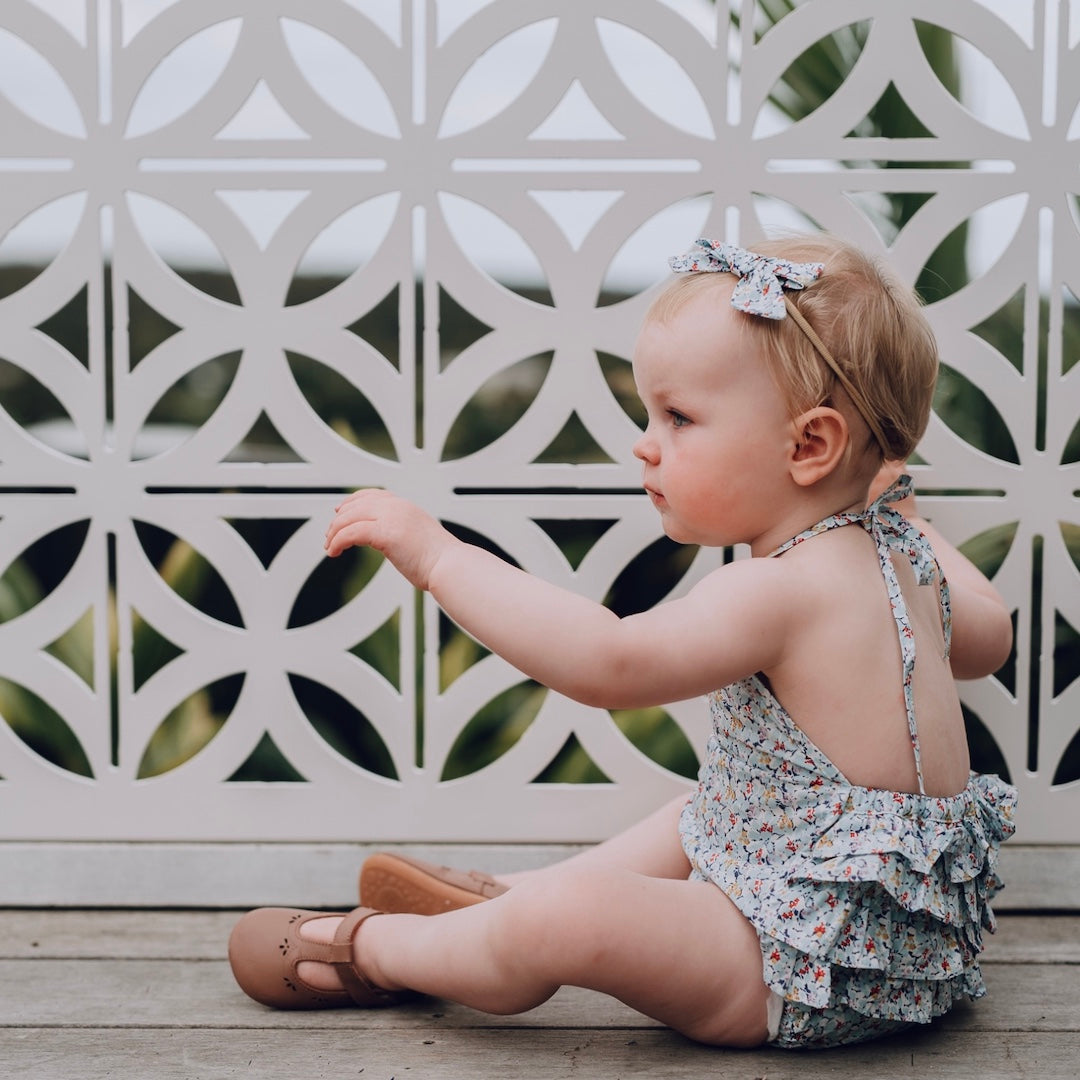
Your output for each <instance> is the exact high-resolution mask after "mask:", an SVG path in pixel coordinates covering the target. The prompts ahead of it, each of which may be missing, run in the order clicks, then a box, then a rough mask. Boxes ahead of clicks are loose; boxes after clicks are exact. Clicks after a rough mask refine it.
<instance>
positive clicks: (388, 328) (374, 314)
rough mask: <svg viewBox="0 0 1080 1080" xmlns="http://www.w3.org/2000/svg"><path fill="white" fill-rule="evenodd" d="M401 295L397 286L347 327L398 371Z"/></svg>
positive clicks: (399, 368)
mask: <svg viewBox="0 0 1080 1080" xmlns="http://www.w3.org/2000/svg"><path fill="white" fill-rule="evenodd" d="M399 295H400V294H399V293H398V286H397V285H395V286H394V287H393V288H392V289H391V290H390V291H389V292H388V293H387V294H386V295H385V296H384V297H383V298H382V299H381V300H380V301H379V302H378V303H377V304H376V305H375V306H374V307H373V308H372V309H371V310H370V311H369V312H367V313H366V314H364V315H361V316H360V318H359V319H357V320H356V322H353V323H349V325H348V326H346V327H345V329H346V330H348V331H349V332H350V333H351V334H355V335H356V336H357V337H358V338H361V339H362V340H363V341H366V342H367V343H368V344H369V345H370V346H371V347H372V348H373V349H376V350H377V351H378V352H380V353H382V355H383V356H385V357H386V359H387V360H389V361H390V363H391V364H393V365H394V367H395V368H396V369H397V370H398V371H400V370H401V360H400V358H399V356H398V351H399V347H400V339H401V329H400V316H399V309H398V296H399ZM421 310H423V309H422V307H421V306H420V305H418V306H417V312H420V311H421ZM418 317H419V316H418Z"/></svg>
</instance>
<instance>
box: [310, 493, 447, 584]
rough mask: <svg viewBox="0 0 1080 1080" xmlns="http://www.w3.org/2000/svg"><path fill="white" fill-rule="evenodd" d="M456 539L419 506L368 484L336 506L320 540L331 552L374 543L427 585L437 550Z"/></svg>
mask: <svg viewBox="0 0 1080 1080" xmlns="http://www.w3.org/2000/svg"><path fill="white" fill-rule="evenodd" d="M457 542H458V541H456V540H455V539H454V537H453V536H451V535H450V533H448V532H447V531H446V529H444V528H443V527H442V525H440V524H439V522H438V521H436V520H435V519H434V518H433V517H432V516H431V515H430V514H428V513H427V512H426V511H424V510H421V509H420V507H418V506H415V505H414V504H413V503H411V502H409V501H408V500H406V499H402V498H399V497H398V496H397V495H394V494H393V493H392V492H389V491H382V490H379V489H377V488H367V489H365V490H362V491H356V492H353V494H352V495H348V496H346V497H345V499H344V500H342V502H341V504H340V505H339V506H337V507H336V508H335V512H334V519H333V521H331V522H330V528H329V529H327V530H326V543H325V545H324V546H325V548H326V553H327V555H329V556H330V557H331V558H334V557H335V556H337V555H340V554H341V553H342V552H343V551H344V550H345V549H346V548H349V547H354V546H356V547H358V546H362V545H363V546H367V547H373V548H375V550H376V551H381V552H382V553H383V554H384V555H385V556H386V557H387V558H388V559H389V560H390V561H391V562H392V563H393V564H394V566H395V567H397V569H398V571H399V572H400V573H401V574H402V575H403V576H404V577H406V578H407V579H408V580H409V581H410V582H411V583H412V584H413V585H415V586H416V588H418V589H427V588H428V585H429V580H430V576H431V571H432V568H433V567H434V566H435V563H436V562H438V559H439V556H440V555H441V554H442V553H443V552H444V551H445V550H446V549H447V547H449V546H450V545H452V544H455V543H457Z"/></svg>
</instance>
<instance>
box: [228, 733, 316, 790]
mask: <svg viewBox="0 0 1080 1080" xmlns="http://www.w3.org/2000/svg"><path fill="white" fill-rule="evenodd" d="M240 780H249V781H250V780H257V781H260V782H261V783H264V784H298V783H299V784H306V783H307V782H308V781H307V777H305V776H303V775H301V774H300V773H299V772H297V771H296V769H295V767H294V766H293V765H292V764H291V763H290V762H289V760H288V758H286V757H285V755H284V754H283V753H282V752H281V751H280V750H279V749H278V747H277V743H276V742H274V740H273V739H271V738H270V732H269V731H264V732H263V737H262V738H261V739H260V740H259V741H258V743H256V745H255V749H254V750H252V751H251V753H250V754H248V756H247V759H246V760H245V761H244V763H243V764H242V765H241V766H240V767H239V768H238V769H237V770H236V772H234V773H233V774H232V776H230V777H229V779H228V781H227V782H229V783H232V782H235V781H240Z"/></svg>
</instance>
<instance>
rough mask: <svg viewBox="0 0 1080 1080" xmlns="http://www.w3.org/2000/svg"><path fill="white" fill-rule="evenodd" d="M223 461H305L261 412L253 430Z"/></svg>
mask: <svg viewBox="0 0 1080 1080" xmlns="http://www.w3.org/2000/svg"><path fill="white" fill-rule="evenodd" d="M221 460H222V461H223V462H234V461H256V462H262V463H270V462H274V463H279V462H298V461H303V460H304V459H303V458H302V457H301V456H300V455H299V454H298V453H297V452H296V451H295V450H294V449H293V448H292V447H291V446H290V445H289V444H288V443H287V442H286V441H285V440H284V439H283V438H282V436H281V432H280V431H278V429H277V428H276V427H275V426H274V422H273V421H272V420H271V419H270V417H269V416H267V415H266V413H265V412H261V413H259V415H258V417H257V419H256V420H255V423H254V424H252V425H251V430H250V431H249V432H248V433H247V434H246V435H245V436H244V437H243V438H242V439H241V440H240V441H239V442H238V443H237V444H236V445H235V446H234V447H233V448H232V450H231V451H230V452H229V453H228V454H226V455H225V457H223V458H222V459H221Z"/></svg>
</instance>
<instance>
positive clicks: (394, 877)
mask: <svg viewBox="0 0 1080 1080" xmlns="http://www.w3.org/2000/svg"><path fill="white" fill-rule="evenodd" d="M507 888H508V886H506V885H501V884H500V883H499V882H497V881H496V880H495V879H494V878H493V877H491V876H490V875H488V874H482V873H480V871H479V870H455V869H453V867H450V866H436V865H435V864H434V863H429V862H424V861H423V859H413V858H411V857H409V856H407V855H394V854H391V853H390V852H386V851H378V852H376V853H375V854H374V855H371V856H370V857H369V858H367V859H366V860H365V861H364V865H363V866H362V867H361V868H360V902H361V903H362V904H366V905H368V906H369V907H375V908H378V909H379V911H387V912H407V913H409V914H411V915H440V914H442V913H443V912H444V911H456V910H457V909H458V908H463V907H469V906H470V905H472V904H479V903H481V902H482V901H484V900H490V899H492V898H493V897H496V896H501V895H502V894H503V893H504V892H506V891H507Z"/></svg>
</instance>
